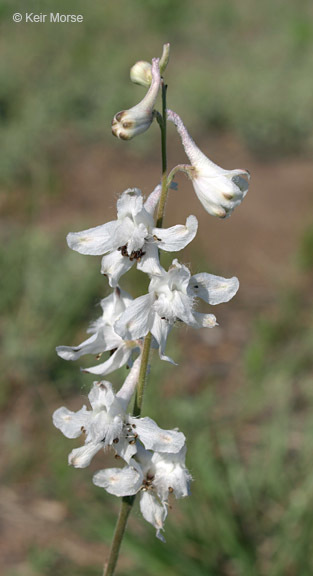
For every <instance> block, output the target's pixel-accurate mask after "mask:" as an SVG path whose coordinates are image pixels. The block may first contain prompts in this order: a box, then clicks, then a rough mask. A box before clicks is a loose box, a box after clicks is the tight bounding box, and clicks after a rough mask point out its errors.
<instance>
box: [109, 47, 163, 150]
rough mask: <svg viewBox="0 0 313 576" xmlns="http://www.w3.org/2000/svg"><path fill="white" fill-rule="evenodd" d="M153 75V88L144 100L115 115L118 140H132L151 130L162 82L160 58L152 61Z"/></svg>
mask: <svg viewBox="0 0 313 576" xmlns="http://www.w3.org/2000/svg"><path fill="white" fill-rule="evenodd" d="M151 73H152V81H151V86H150V88H149V90H148V92H147V94H146V95H145V97H144V98H143V100H141V102H139V104H137V105H136V106H133V108H130V109H129V110H122V111H121V112H118V113H117V114H115V116H114V118H113V120H112V134H114V136H117V138H121V139H122V140H130V139H131V138H133V137H134V136H137V135H138V134H141V132H145V131H146V130H148V128H150V125H151V123H152V121H153V118H154V115H153V109H154V105H155V101H156V99H157V95H158V92H159V88H160V82H161V77H160V69H159V59H158V58H154V59H153V60H152V67H151Z"/></svg>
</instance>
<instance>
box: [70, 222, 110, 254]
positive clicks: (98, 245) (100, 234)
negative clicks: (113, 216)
mask: <svg viewBox="0 0 313 576" xmlns="http://www.w3.org/2000/svg"><path fill="white" fill-rule="evenodd" d="M116 225H117V221H116V220H113V221H112V222H107V223H106V224H102V225H101V226H96V227H95V228H89V229H88V230H83V231H82V232H70V233H69V234H68V235H67V238H66V239H67V243H68V245H69V247H70V248H71V249H72V250H76V252H79V253H80V254H91V255H93V256H96V255H99V254H105V253H106V252H108V251H109V250H111V249H112V238H113V237H114V233H115V229H116Z"/></svg>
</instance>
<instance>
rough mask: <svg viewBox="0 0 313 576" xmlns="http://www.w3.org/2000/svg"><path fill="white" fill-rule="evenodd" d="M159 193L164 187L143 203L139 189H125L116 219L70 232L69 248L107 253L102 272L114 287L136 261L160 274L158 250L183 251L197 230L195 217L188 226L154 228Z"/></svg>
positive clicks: (142, 267) (138, 266) (90, 252)
mask: <svg viewBox="0 0 313 576" xmlns="http://www.w3.org/2000/svg"><path fill="white" fill-rule="evenodd" d="M160 193H161V187H160V186H157V187H156V188H155V190H154V191H153V192H152V193H151V194H150V196H149V197H148V199H147V200H146V202H145V203H144V202H143V197H142V193H141V191H140V190H138V188H130V189H128V190H126V191H125V192H123V194H122V195H121V196H120V198H119V199H118V201H117V220H113V221H112V222H107V223H106V224H102V225H101V226H97V227H96V228H90V229H89V230H83V231H82V232H70V234H68V236H67V242H68V245H69V247H70V248H72V250H76V251H77V252H80V253H81V254H92V255H98V254H105V256H104V257H103V258H102V264H101V272H102V274H105V275H106V276H108V279H109V283H110V286H113V287H114V286H116V285H117V284H118V282H119V279H120V277H121V276H122V274H125V272H127V271H128V270H129V269H130V268H131V267H132V266H133V264H134V263H135V262H136V263H137V268H138V269H139V270H142V271H143V272H146V273H148V274H156V273H158V272H159V271H160V270H161V267H160V263H159V256H158V250H159V248H160V249H162V250H165V251H168V252H173V251H174V252H176V251H179V250H182V248H185V246H186V245H187V244H189V242H191V240H193V238H194V237H195V235H196V233H197V228H198V221H197V219H196V217H195V216H189V217H188V218H187V220H186V224H185V225H181V224H178V225H176V226H172V227H170V228H167V229H166V228H157V227H155V225H154V221H153V212H154V209H155V207H156V204H157V202H158V200H159V198H160Z"/></svg>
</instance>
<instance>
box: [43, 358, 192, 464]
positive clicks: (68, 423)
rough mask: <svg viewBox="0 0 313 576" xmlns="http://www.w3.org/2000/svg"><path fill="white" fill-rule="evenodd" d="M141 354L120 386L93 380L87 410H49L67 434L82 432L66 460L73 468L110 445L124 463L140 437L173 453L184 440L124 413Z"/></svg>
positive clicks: (147, 445)
mask: <svg viewBox="0 0 313 576" xmlns="http://www.w3.org/2000/svg"><path fill="white" fill-rule="evenodd" d="M140 361H141V358H140V357H139V358H137V360H136V361H135V362H134V365H133V367H132V369H131V371H130V373H129V375H128V376H127V378H126V380H125V382H124V384H123V386H122V388H121V389H120V390H119V392H118V393H117V394H115V393H114V392H113V389H112V384H111V383H110V382H105V381H103V382H94V384H93V387H92V389H91V391H90V393H89V395H88V398H89V402H90V404H91V408H92V409H91V410H88V409H87V408H86V406H83V407H82V408H81V410H78V412H72V411H71V410H68V409H67V408H65V407H64V406H62V407H61V408H59V409H58V410H56V411H55V412H54V414H53V423H54V425H55V426H56V428H58V429H59V430H61V432H63V434H64V435H65V436H66V437H67V438H77V437H78V436H80V435H81V434H82V433H84V434H85V435H86V439H85V444H84V446H81V447H80V448H75V449H74V450H72V452H71V453H70V455H69V458H68V461H69V464H72V465H73V466H75V468H85V467H86V466H89V464H90V462H91V460H92V458H93V457H94V456H95V454H96V453H97V452H99V450H101V449H102V448H105V447H107V446H112V445H114V448H115V450H116V452H117V453H118V455H119V456H121V457H122V458H123V459H124V460H125V461H126V462H127V463H129V461H130V459H131V458H132V456H134V454H136V452H137V450H138V446H140V444H139V443H138V442H136V440H137V439H138V440H140V442H142V444H143V445H144V446H145V448H146V449H148V450H157V451H158V452H160V453H163V452H171V453H174V454H175V453H177V452H179V451H180V450H181V448H182V446H183V445H184V443H185V436H184V434H183V433H182V432H179V431H177V430H162V429H161V428H159V426H158V425H157V424H156V423H155V422H154V421H153V420H152V419H151V418H148V417H145V418H135V417H133V416H131V415H130V414H127V413H126V409H127V406H128V404H129V402H130V399H131V397H132V395H133V393H134V391H135V387H136V384H137V381H138V376H139V370H140Z"/></svg>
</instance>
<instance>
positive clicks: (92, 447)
mask: <svg viewBox="0 0 313 576" xmlns="http://www.w3.org/2000/svg"><path fill="white" fill-rule="evenodd" d="M101 448H103V443H102V442H98V443H97V444H94V443H93V442H88V444H85V445H84V446H80V448H75V449H74V450H72V452H71V453H70V454H69V457H68V463H69V464H71V465H72V466H74V467H75V468H87V466H89V464H90V462H91V460H92V459H93V457H94V456H95V455H96V454H97V452H99V450H101Z"/></svg>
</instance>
